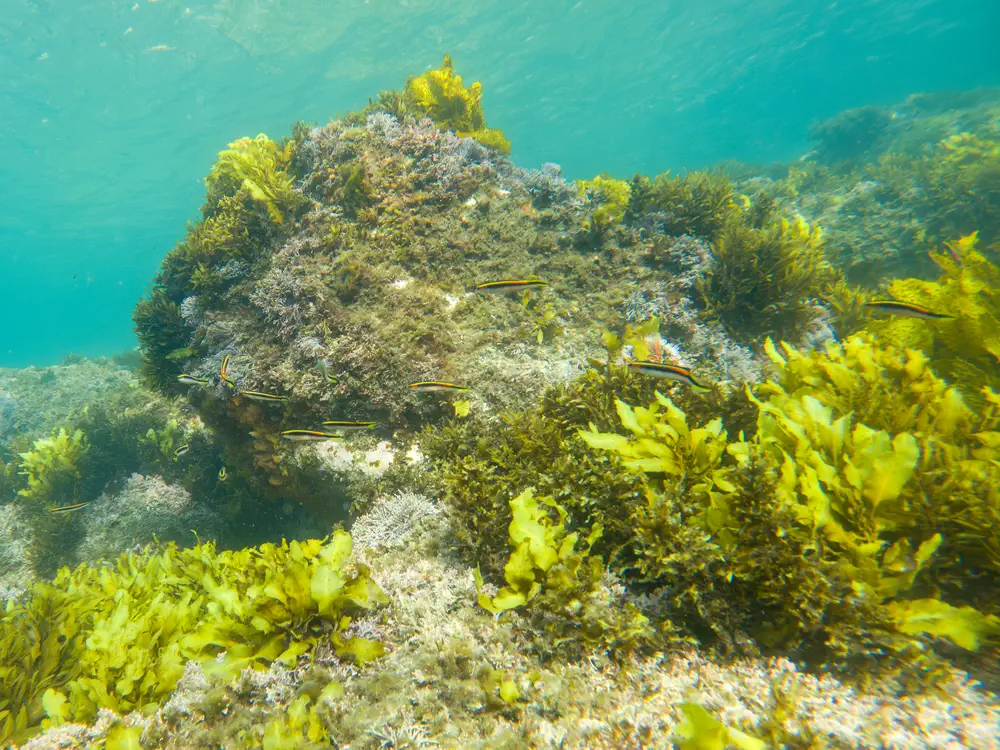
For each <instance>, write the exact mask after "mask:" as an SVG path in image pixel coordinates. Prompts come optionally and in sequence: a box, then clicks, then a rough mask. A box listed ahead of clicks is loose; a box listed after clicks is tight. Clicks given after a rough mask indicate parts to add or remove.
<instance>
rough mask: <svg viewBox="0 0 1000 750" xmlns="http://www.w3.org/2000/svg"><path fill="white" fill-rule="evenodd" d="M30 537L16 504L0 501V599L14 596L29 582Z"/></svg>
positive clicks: (1, 600)
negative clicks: (0, 502) (1, 502)
mask: <svg viewBox="0 0 1000 750" xmlns="http://www.w3.org/2000/svg"><path fill="white" fill-rule="evenodd" d="M29 536H30V531H29V529H28V524H27V523H26V522H25V521H24V520H23V519H22V518H21V516H20V513H19V511H18V508H17V506H16V505H14V504H12V503H8V504H0V602H3V601H4V600H6V599H13V598H14V597H16V596H17V595H18V594H20V593H21V592H22V591H24V589H25V588H27V586H28V584H30V583H31V565H30V564H29V563H28V539H29Z"/></svg>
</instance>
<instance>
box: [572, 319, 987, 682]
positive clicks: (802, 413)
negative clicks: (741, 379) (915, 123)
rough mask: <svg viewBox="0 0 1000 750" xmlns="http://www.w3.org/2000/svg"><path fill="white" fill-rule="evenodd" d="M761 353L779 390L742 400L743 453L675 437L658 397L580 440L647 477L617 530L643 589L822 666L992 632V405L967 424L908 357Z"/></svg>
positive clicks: (670, 410)
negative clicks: (752, 406) (662, 587)
mask: <svg viewBox="0 0 1000 750" xmlns="http://www.w3.org/2000/svg"><path fill="white" fill-rule="evenodd" d="M768 351H769V354H770V356H771V358H772V361H773V362H774V364H775V366H776V368H777V369H778V379H777V380H776V381H771V382H769V383H767V384H765V385H764V386H762V387H761V390H760V396H761V398H760V399H758V398H756V397H752V398H753V400H754V401H755V403H757V405H758V407H759V408H760V416H759V419H758V431H757V435H756V437H755V439H754V440H753V441H749V442H747V441H744V440H739V439H738V440H737V441H735V442H727V436H726V434H725V433H724V432H723V431H722V430H721V424H720V422H719V421H718V420H713V421H711V422H709V423H707V424H705V425H703V426H702V427H699V428H691V427H689V426H688V425H687V422H686V419H685V417H684V414H683V412H681V411H680V410H679V409H677V408H676V407H675V406H674V405H673V404H672V403H671V402H670V400H669V399H666V398H665V397H663V396H660V395H659V394H658V396H657V402H656V403H654V404H653V405H652V406H650V407H649V408H641V407H637V408H634V409H633V408H632V407H630V406H628V405H626V404H625V403H623V402H620V401H619V402H618V409H619V413H620V416H621V420H622V424H623V426H624V427H625V428H626V429H627V431H628V432H629V433H631V435H630V436H624V435H621V434H611V433H601V432H596V431H585V432H582V433H581V437H582V438H583V439H584V440H585V441H586V442H587V443H588V444H589V445H591V446H592V447H594V448H598V449H602V450H607V451H611V452H614V453H616V454H618V455H620V456H622V457H623V458H624V459H625V462H626V465H627V466H630V467H631V468H633V469H635V470H638V471H642V472H644V473H646V474H648V475H652V476H654V477H657V478H658V481H657V482H656V483H654V484H653V486H652V491H651V493H650V494H649V496H648V498H647V502H646V504H645V507H644V508H643V507H640V508H638V509H636V513H635V516H634V518H635V523H636V528H637V534H636V541H635V545H636V548H637V550H638V551H639V553H640V557H641V560H642V562H641V564H640V570H641V573H642V576H643V578H644V579H645V580H647V581H659V582H661V583H662V584H667V585H669V586H670V588H671V589H672V590H673V591H674V592H675V594H674V595H675V597H676V599H675V603H676V604H678V605H681V606H680V607H679V608H680V609H681V610H682V611H683V609H684V605H687V607H688V608H690V609H692V610H693V611H694V612H696V613H697V616H698V617H699V618H701V619H702V620H704V623H705V624H706V625H708V626H710V627H712V628H713V629H715V630H716V632H717V634H718V633H719V631H720V630H723V629H728V630H729V632H730V633H733V632H739V631H740V630H743V629H745V630H746V632H748V633H749V634H750V635H751V636H752V637H753V638H754V640H755V641H757V642H758V644H760V645H762V646H768V647H777V646H781V647H783V648H787V647H793V648H797V649H803V648H804V649H808V648H810V647H811V648H816V647H822V648H823V649H824V651H825V652H826V657H825V658H826V659H828V660H831V661H832V662H833V663H837V662H841V661H843V660H848V661H849V660H851V659H853V658H857V657H869V658H872V657H878V656H880V655H886V654H891V655H896V656H899V657H901V658H905V659H911V658H915V657H917V656H919V655H920V654H921V652H922V648H923V647H922V646H920V645H919V643H918V638H917V636H920V637H923V636H927V637H931V638H945V639H948V640H950V641H952V642H953V643H955V644H958V645H960V646H962V647H964V648H967V649H970V650H973V649H976V648H978V646H979V645H980V644H981V643H982V642H983V640H984V639H986V638H989V637H994V636H997V635H1000V618H998V617H997V616H996V613H998V612H1000V600H998V599H997V597H996V592H995V591H994V590H991V588H992V587H991V585H990V584H989V583H988V582H989V581H993V580H995V578H996V575H997V572H998V570H1000V556H998V555H997V552H998V551H1000V550H998V549H997V543H996V537H995V534H994V532H993V529H994V528H995V524H996V522H997V520H998V519H1000V493H998V492H997V489H996V486H997V482H998V481H1000V468H998V467H1000V464H998V462H997V458H998V456H1000V453H998V447H1000V441H998V436H1000V432H998V431H997V428H998V427H1000V396H998V395H997V394H995V393H993V392H990V391H987V392H986V393H985V394H984V395H985V398H986V399H987V400H988V401H989V403H990V408H989V409H987V410H985V411H984V412H982V413H980V414H979V415H976V414H973V412H972V411H971V410H970V409H968V407H966V406H965V404H964V401H963V399H962V396H961V393H960V392H959V391H958V390H957V389H955V388H950V387H948V386H947V385H946V384H945V383H944V382H943V381H941V380H940V379H939V378H937V377H936V376H934V375H933V373H932V372H931V371H930V370H929V369H928V368H927V361H926V358H924V357H923V355H922V354H921V353H920V352H918V351H913V350H908V351H905V352H904V351H900V350H896V349H894V348H891V347H880V346H878V345H877V344H876V343H875V342H874V341H873V340H872V339H871V338H866V337H855V338H852V339H849V340H848V341H847V342H845V344H843V345H838V344H830V345H829V346H828V348H827V351H826V352H825V353H823V354H819V353H812V354H809V355H804V354H800V353H798V352H796V351H795V350H793V349H791V348H789V347H786V352H787V356H788V359H787V360H786V359H785V358H783V357H782V356H781V355H779V354H778V352H777V351H776V350H775V348H774V347H773V346H769V347H768ZM732 459H735V463H734V462H733V460H732ZM692 554H694V555H695V558H694V559H695V560H697V561H698V564H697V566H694V567H692V565H691V562H692V560H691V555H692ZM686 624H687V625H688V626H689V627H690V626H691V624H692V623H691V622H690V621H689V622H688V623H686ZM720 625H722V626H723V627H722V628H720Z"/></svg>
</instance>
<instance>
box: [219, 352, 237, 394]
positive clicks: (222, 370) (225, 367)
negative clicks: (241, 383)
mask: <svg viewBox="0 0 1000 750" xmlns="http://www.w3.org/2000/svg"><path fill="white" fill-rule="evenodd" d="M229 357H230V355H229V354H227V355H226V356H225V357H223V359H222V366H221V367H219V379H220V380H221V381H222V382H223V383H224V384H225V386H226V387H227V388H231V389H233V390H234V391H235V390H236V381H235V380H233V379H232V378H231V377H229Z"/></svg>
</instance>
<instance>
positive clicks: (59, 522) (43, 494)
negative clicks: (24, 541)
mask: <svg viewBox="0 0 1000 750" xmlns="http://www.w3.org/2000/svg"><path fill="white" fill-rule="evenodd" d="M88 449H89V445H88V443H87V439H86V437H85V436H84V434H83V432H82V431H80V430H74V431H73V432H72V433H71V432H67V431H66V430H65V429H60V430H59V431H58V432H57V433H54V434H53V435H52V436H51V437H47V438H40V439H38V440H36V441H35V442H34V444H33V445H32V447H31V450H29V451H26V452H24V453H20V454H18V455H19V457H20V459H21V461H20V467H19V473H20V474H21V475H22V476H24V477H25V478H26V480H27V486H26V487H25V488H23V489H21V490H19V491H18V495H20V498H21V504H22V507H23V509H24V513H23V515H24V518H25V520H26V521H27V523H28V525H29V526H30V527H31V544H30V546H29V549H28V555H29V558H30V559H31V564H32V567H33V568H34V570H35V572H36V573H37V574H39V575H42V576H49V575H52V574H54V573H55V569H56V567H57V565H58V563H57V562H55V561H57V560H59V559H60V555H61V552H63V551H65V550H66V549H72V548H73V546H74V545H75V543H76V541H77V534H78V532H74V528H75V527H76V526H77V525H78V524H77V519H76V518H74V517H73V515H72V514H63V513H53V512H52V509H53V508H61V507H67V506H72V505H76V504H78V503H79V502H80V501H81V499H80V497H79V496H78V487H79V483H80V470H79V468H78V464H79V462H80V459H81V458H83V457H84V456H85V455H86V453H87V451H88Z"/></svg>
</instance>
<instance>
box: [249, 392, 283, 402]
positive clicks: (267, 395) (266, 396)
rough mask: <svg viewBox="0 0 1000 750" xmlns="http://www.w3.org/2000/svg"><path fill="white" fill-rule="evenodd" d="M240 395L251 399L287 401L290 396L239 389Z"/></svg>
mask: <svg viewBox="0 0 1000 750" xmlns="http://www.w3.org/2000/svg"><path fill="white" fill-rule="evenodd" d="M238 393H239V395H241V396H244V397H246V398H248V399H250V400H251V401H287V400H288V396H278V395H277V394H274V393H261V392H260V391H238Z"/></svg>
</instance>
